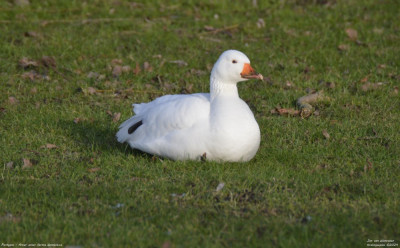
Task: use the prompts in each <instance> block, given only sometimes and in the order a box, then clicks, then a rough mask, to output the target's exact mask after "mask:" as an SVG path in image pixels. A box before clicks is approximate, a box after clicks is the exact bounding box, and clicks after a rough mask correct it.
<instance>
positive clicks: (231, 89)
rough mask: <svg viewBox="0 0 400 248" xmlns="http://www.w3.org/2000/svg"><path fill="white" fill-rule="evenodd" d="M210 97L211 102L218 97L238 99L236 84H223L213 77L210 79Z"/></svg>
mask: <svg viewBox="0 0 400 248" xmlns="http://www.w3.org/2000/svg"><path fill="white" fill-rule="evenodd" d="M210 96H211V101H212V100H213V99H215V98H216V97H219V96H233V97H239V93H238V89H237V86H236V83H232V82H223V81H221V80H218V79H217V78H215V77H211V79H210Z"/></svg>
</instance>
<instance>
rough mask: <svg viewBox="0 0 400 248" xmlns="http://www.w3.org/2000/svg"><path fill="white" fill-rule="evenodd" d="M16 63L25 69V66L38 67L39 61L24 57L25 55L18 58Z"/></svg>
mask: <svg viewBox="0 0 400 248" xmlns="http://www.w3.org/2000/svg"><path fill="white" fill-rule="evenodd" d="M18 65H19V66H20V67H22V68H23V69H26V68H29V67H30V68H32V67H38V66H39V63H38V62H37V61H35V60H31V59H29V58H26V57H23V58H22V59H20V60H19V61H18Z"/></svg>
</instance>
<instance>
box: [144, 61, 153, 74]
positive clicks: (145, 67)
mask: <svg viewBox="0 0 400 248" xmlns="http://www.w3.org/2000/svg"><path fill="white" fill-rule="evenodd" d="M143 70H144V71H147V72H152V71H153V67H151V65H150V64H149V62H147V61H146V62H144V63H143Z"/></svg>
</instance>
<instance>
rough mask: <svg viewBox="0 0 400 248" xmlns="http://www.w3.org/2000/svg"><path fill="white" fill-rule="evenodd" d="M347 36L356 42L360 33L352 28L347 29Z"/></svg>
mask: <svg viewBox="0 0 400 248" xmlns="http://www.w3.org/2000/svg"><path fill="white" fill-rule="evenodd" d="M346 34H347V36H348V37H349V38H350V40H352V41H356V40H357V38H358V32H357V30H355V29H352V28H347V29H346Z"/></svg>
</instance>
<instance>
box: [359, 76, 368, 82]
mask: <svg viewBox="0 0 400 248" xmlns="http://www.w3.org/2000/svg"><path fill="white" fill-rule="evenodd" d="M368 77H369V76H365V77H363V78H362V79H361V80H360V82H361V83H366V82H368Z"/></svg>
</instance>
